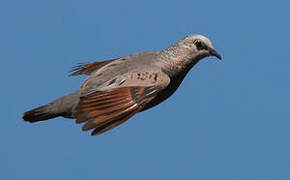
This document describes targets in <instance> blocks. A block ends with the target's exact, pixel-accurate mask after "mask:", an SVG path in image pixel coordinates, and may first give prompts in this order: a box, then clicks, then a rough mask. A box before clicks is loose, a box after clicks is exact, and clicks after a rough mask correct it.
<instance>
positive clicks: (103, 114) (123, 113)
mask: <svg viewBox="0 0 290 180" xmlns="http://www.w3.org/2000/svg"><path fill="white" fill-rule="evenodd" d="M157 92H158V90H157V89H156V88H154V87H121V88H117V89H113V90H107V91H95V92H93V93H90V94H89V95H86V96H84V97H81V100H80V103H79V104H78V106H77V107H76V108H75V110H74V117H76V119H77V120H76V123H83V122H85V124H84V126H83V127H82V129H83V130H84V131H86V130H90V129H94V131H93V132H92V135H97V134H101V133H103V132H105V131H107V130H109V129H112V128H114V127H116V126H118V125H120V124H121V123H123V122H125V121H126V120H128V119H129V118H131V117H132V116H133V115H135V114H136V113H138V112H140V111H141V110H142V108H143V106H144V105H145V104H146V103H147V102H149V101H150V100H151V99H152V98H153V97H154V95H156V93H157Z"/></svg>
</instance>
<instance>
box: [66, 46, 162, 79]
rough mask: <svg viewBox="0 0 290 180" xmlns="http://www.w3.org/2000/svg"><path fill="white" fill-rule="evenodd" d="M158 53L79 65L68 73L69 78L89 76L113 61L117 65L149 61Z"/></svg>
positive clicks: (151, 52) (143, 53) (153, 52)
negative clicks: (131, 61) (127, 61)
mask: <svg viewBox="0 0 290 180" xmlns="http://www.w3.org/2000/svg"><path fill="white" fill-rule="evenodd" d="M158 53H159V52H158V51H148V52H142V53H137V54H133V55H130V56H124V57H120V58H115V59H110V60H105V61H99V62H93V63H80V64H77V65H76V66H74V67H73V68H72V69H71V70H70V71H69V73H70V74H69V76H77V75H90V74H91V73H92V72H94V71H97V70H99V69H101V68H102V67H104V66H106V65H108V64H110V63H111V62H113V61H114V62H116V63H117V64H122V63H124V62H126V60H129V61H130V60H133V61H136V60H137V59H139V60H142V59H150V58H152V55H156V54H158Z"/></svg>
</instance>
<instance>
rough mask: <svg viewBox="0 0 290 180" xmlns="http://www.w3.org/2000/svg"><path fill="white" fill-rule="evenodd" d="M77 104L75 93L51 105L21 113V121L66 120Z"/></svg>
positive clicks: (77, 93)
mask: <svg viewBox="0 0 290 180" xmlns="http://www.w3.org/2000/svg"><path fill="white" fill-rule="evenodd" d="M78 102H79V92H78V91H76V92H74V93H71V94H69V95H67V96H63V97H61V98H59V99H57V100H55V101H53V102H51V103H48V104H46V105H43V106H40V107H38V108H35V109H32V110H30V111H27V112H25V113H23V117H22V118H23V120H24V121H28V122H38V121H44V120H48V119H52V118H55V117H58V116H63V117H66V118H73V117H72V109H73V107H74V106H76V105H77V104H78Z"/></svg>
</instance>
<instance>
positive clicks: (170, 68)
mask: <svg viewBox="0 0 290 180" xmlns="http://www.w3.org/2000/svg"><path fill="white" fill-rule="evenodd" d="M199 60H200V58H193V57H192V55H191V54H190V53H189V51H188V50H187V49H184V48H180V47H179V45H178V44H174V45H172V46H170V47H169V48H167V49H164V50H162V51H160V54H159V62H158V63H159V65H160V67H162V70H163V71H164V72H166V73H167V74H168V75H169V76H171V77H174V76H179V75H181V74H184V75H185V74H186V73H187V72H188V71H189V70H190V69H191V68H192V67H193V66H194V65H195V64H196V63H197V62H198V61H199Z"/></svg>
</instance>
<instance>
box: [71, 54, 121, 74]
mask: <svg viewBox="0 0 290 180" xmlns="http://www.w3.org/2000/svg"><path fill="white" fill-rule="evenodd" d="M117 59H119V58H116V59H110V60H106V61H99V62H93V63H80V64H77V65H76V66H74V67H72V69H71V70H70V71H69V73H70V74H69V76H77V75H90V74H91V72H93V71H96V70H98V69H100V68H101V67H103V66H105V65H107V64H109V63H111V62H112V61H114V60H117Z"/></svg>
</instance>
